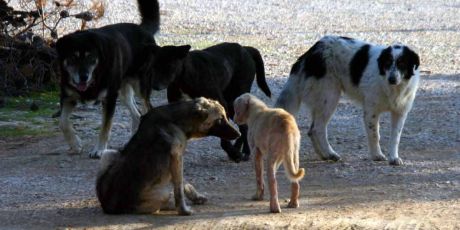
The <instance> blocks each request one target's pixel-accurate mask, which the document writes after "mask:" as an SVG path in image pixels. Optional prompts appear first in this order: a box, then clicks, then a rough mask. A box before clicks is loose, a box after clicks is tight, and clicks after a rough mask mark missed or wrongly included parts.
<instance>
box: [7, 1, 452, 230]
mask: <svg viewBox="0 0 460 230" xmlns="http://www.w3.org/2000/svg"><path fill="white" fill-rule="evenodd" d="M107 2H111V4H110V5H108V8H107V18H104V19H103V20H101V21H100V22H98V24H99V25H103V24H107V23H115V22H121V21H123V22H126V21H128V22H136V21H137V20H138V17H137V16H136V15H137V11H136V8H135V6H136V4H135V3H134V1H121V0H113V1H107ZM160 3H161V12H162V25H161V32H160V34H158V36H157V39H158V41H159V43H160V44H163V45H165V44H177V45H179V44H185V43H187V44H191V45H192V47H194V48H204V47H206V46H209V45H212V44H215V43H218V42H223V41H235V42H239V43H241V44H244V45H251V46H254V47H257V48H258V49H260V50H261V51H262V53H263V55H264V60H265V64H266V72H267V78H268V82H269V86H270V88H271V89H272V91H273V95H274V98H276V97H277V95H279V92H280V90H281V88H282V86H283V85H284V83H285V81H286V79H287V76H288V72H289V70H290V67H291V65H292V63H294V61H295V59H296V58H297V57H298V56H300V55H301V54H302V53H304V52H305V51H306V50H307V49H308V48H309V47H310V46H311V45H312V44H313V43H314V42H315V41H316V40H317V39H319V38H320V37H322V36H323V35H325V34H339V35H344V36H349V37H355V38H360V39H364V40H368V41H372V42H375V43H383V44H391V43H393V42H401V43H404V44H408V45H409V46H411V47H413V48H414V49H415V50H416V51H417V52H418V53H419V54H420V56H421V59H422V66H421V68H422V71H423V76H422V81H421V87H420V89H419V92H418V96H417V98H416V101H415V104H414V108H413V110H412V112H411V113H410V114H409V117H408V120H407V122H406V126H405V129H404V132H403V135H402V139H401V145H400V153H401V156H402V158H403V159H404V161H405V163H406V165H405V166H402V167H391V166H388V165H387V164H386V163H376V162H372V161H370V160H369V159H368V155H367V146H366V141H365V133H364V129H363V127H362V122H361V113H362V112H361V109H360V108H358V107H356V106H353V105H352V104H351V103H350V102H349V101H347V100H345V99H344V100H342V101H341V103H340V104H339V107H338V110H337V113H336V114H335V116H334V117H333V120H332V121H331V123H330V126H329V133H330V140H331V144H332V145H333V146H334V148H335V149H336V150H337V151H338V152H339V153H341V154H342V156H343V158H344V160H343V162H340V163H327V162H322V161H318V160H317V159H318V158H317V156H316V155H315V154H314V152H313V148H312V146H311V143H310V141H309V139H308V138H307V135H306V132H307V128H308V124H309V117H308V116H307V114H306V112H305V111H301V113H300V114H299V116H298V117H297V118H298V122H299V127H300V128H301V131H302V136H303V139H302V148H301V165H302V167H305V168H306V170H307V175H306V177H305V178H304V179H303V180H302V182H301V183H302V188H301V203H300V205H301V207H300V208H299V209H297V210H288V209H283V213H282V214H279V215H272V214H269V213H268V201H267V200H265V201H263V202H253V201H250V200H249V198H250V197H251V195H252V194H253V192H254V191H255V176H254V172H253V169H252V163H251V162H244V163H240V164H235V163H231V162H229V161H228V160H227V157H226V155H225V153H224V152H223V151H222V150H221V149H220V148H219V145H218V140H217V139H215V138H207V139H204V140H200V141H193V142H191V143H190V144H189V146H188V148H187V154H186V160H185V161H186V167H185V171H186V172H185V174H186V177H187V178H189V180H190V181H191V182H192V183H194V184H195V185H196V187H197V188H198V189H200V190H201V191H204V192H206V193H207V194H208V196H209V203H208V204H206V205H203V206H194V207H193V208H194V210H195V214H194V215H193V216H190V217H178V216H175V215H174V214H175V213H174V212H168V211H166V212H162V213H161V214H159V215H155V216H149V215H143V216H132V215H123V216H108V215H104V214H102V211H101V209H100V207H99V204H98V202H97V200H96V198H95V192H94V181H95V174H96V172H97V167H98V162H97V161H95V160H90V159H88V158H87V156H86V155H67V154H66V149H67V146H66V145H65V143H64V142H63V138H62V136H61V135H58V136H56V137H50V138H44V139H37V138H9V139H0V159H1V160H0V223H1V224H0V228H7V229H29V228H44V229H49V228H66V227H71V228H94V229H98V228H99V229H106V228H114V229H134V228H153V227H155V228H168V229H169V228H171V229H175V228H177V229H184V228H185V229H222V228H248V229H253V228H259V229H271V228H288V229H290V228H294V229H383V228H386V229H438V228H439V229H458V228H460V218H459V217H460V122H459V117H460V80H459V78H460V75H459V73H460V17H459V12H460V1H458V0H457V1H415V0H413V1H412V0H405V1H364V0H358V1H351V0H350V1H348V0H344V1H322V0H321V1H306V0H297V1H288V0H277V1H274V0H263V1H261V0H250V1H244V0H235V1H224V0H182V1H178V0H168V1H163V0H162V1H160ZM253 92H254V93H255V94H256V95H258V96H259V97H260V98H262V99H264V100H265V101H266V102H267V103H269V104H272V103H273V100H274V99H271V100H270V99H267V98H265V97H263V96H262V93H261V92H260V91H259V90H258V89H257V88H255V87H254V88H253ZM153 101H154V104H161V103H165V95H164V92H160V93H157V94H155V95H154V98H153ZM77 114H78V115H81V116H82V117H83V118H75V119H74V122H75V123H76V129H77V130H78V132H79V134H80V136H81V137H83V140H84V142H85V149H87V150H89V149H91V148H92V146H93V145H94V143H93V142H92V141H93V140H95V137H96V135H97V128H98V125H99V123H100V108H99V107H98V106H82V107H80V108H79V110H78V111H77ZM114 121H115V125H114V129H113V132H112V139H111V142H110V144H111V145H112V147H120V146H122V145H123V143H125V141H126V140H127V139H128V138H129V121H130V120H129V115H128V112H127V110H126V109H125V108H124V107H122V106H119V107H118V108H117V111H116V117H115V118H114ZM381 126H382V130H381V134H382V147H383V150H384V152H386V147H387V146H388V135H389V117H388V115H385V116H383V120H382V122H381ZM56 129H57V127H56ZM278 181H279V188H280V200H281V201H283V202H284V201H285V199H286V198H288V195H289V190H288V183H287V180H286V179H285V177H284V175H283V173H279V179H278ZM286 205H287V203H283V204H282V208H283V207H285V206H286Z"/></svg>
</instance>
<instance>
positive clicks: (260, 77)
mask: <svg viewBox="0 0 460 230" xmlns="http://www.w3.org/2000/svg"><path fill="white" fill-rule="evenodd" d="M244 48H245V49H246V50H247V51H248V53H249V54H251V57H252V59H253V60H254V62H255V63H256V81H257V85H258V86H259V88H260V89H261V90H262V91H263V92H264V93H265V95H267V97H271V95H272V93H271V92H270V88H269V87H268V85H267V82H266V81H265V69H264V61H263V59H262V55H260V52H259V51H258V50H257V49H256V48H254V47H250V46H244Z"/></svg>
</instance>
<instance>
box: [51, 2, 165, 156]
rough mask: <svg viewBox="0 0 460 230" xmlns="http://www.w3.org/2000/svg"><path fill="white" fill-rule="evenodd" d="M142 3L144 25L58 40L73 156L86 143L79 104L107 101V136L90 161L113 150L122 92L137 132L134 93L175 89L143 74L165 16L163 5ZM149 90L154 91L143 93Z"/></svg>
mask: <svg viewBox="0 0 460 230" xmlns="http://www.w3.org/2000/svg"><path fill="white" fill-rule="evenodd" d="M138 4H139V11H140V14H141V16H142V23H141V24H140V25H137V24H132V23H119V24H114V25H109V26H105V27H101V28H98V29H89V30H84V31H77V32H74V33H71V34H68V35H66V36H64V37H62V38H60V39H59V40H58V41H57V44H56V49H57V52H58V56H59V61H60V66H61V117H60V127H61V130H62V131H63V133H64V137H65V139H66V141H67V143H68V144H69V145H70V147H71V151H73V152H80V151H81V144H80V139H79V138H78V137H77V136H76V135H75V131H74V129H73V128H72V124H71V123H70V122H69V115H70V114H71V113H72V110H73V108H74V107H75V105H76V104H77V102H78V101H81V102H85V101H94V100H101V101H102V105H103V111H104V112H103V120H102V128H101V133H100V135H99V140H98V144H97V146H96V148H95V149H94V151H92V152H90V157H99V156H100V154H101V153H102V152H103V151H104V150H105V149H106V148H107V142H108V139H109V135H110V129H111V126H112V117H113V114H114V111H115V102H116V99H117V97H118V94H119V92H120V95H121V96H122V98H121V99H122V102H124V104H125V105H127V106H128V108H129V110H130V113H131V116H132V119H133V125H132V129H133V130H135V129H136V128H137V126H138V124H139V118H140V113H139V111H138V109H137V107H136V105H135V103H134V98H133V92H134V90H133V89H137V90H136V91H138V92H139V91H142V92H146V91H148V90H152V88H153V89H158V90H159V89H162V87H163V88H165V87H166V86H167V85H168V84H169V82H166V83H165V82H163V81H162V80H163V79H160V78H156V77H153V78H150V76H147V75H145V74H143V72H144V71H143V69H144V68H143V67H144V63H145V61H144V60H146V59H148V56H149V55H152V54H151V52H146V51H145V47H146V45H148V46H155V45H156V44H155V40H154V38H153V35H154V34H155V33H156V32H157V31H158V29H159V24H160V13H159V5H158V1H157V0H138ZM166 80H169V79H166ZM143 87H148V90H146V89H143V90H140V89H139V88H143Z"/></svg>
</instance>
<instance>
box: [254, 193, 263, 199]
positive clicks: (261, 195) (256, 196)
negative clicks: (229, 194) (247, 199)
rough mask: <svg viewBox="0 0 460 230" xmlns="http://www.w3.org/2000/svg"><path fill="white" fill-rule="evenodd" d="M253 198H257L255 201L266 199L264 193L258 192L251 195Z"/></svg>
mask: <svg viewBox="0 0 460 230" xmlns="http://www.w3.org/2000/svg"><path fill="white" fill-rule="evenodd" d="M251 199H252V200H255V201H260V200H264V195H263V194H259V193H256V194H254V195H253V196H252V197H251Z"/></svg>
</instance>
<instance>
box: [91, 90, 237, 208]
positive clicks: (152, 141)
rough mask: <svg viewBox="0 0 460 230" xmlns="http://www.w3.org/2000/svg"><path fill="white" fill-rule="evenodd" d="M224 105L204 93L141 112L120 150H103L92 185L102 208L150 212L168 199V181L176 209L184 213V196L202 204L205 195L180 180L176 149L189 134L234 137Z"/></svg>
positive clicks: (181, 148) (179, 155)
mask: <svg viewBox="0 0 460 230" xmlns="http://www.w3.org/2000/svg"><path fill="white" fill-rule="evenodd" d="M239 135H240V134H239V132H238V131H237V130H236V129H235V128H233V127H232V125H230V124H229V122H228V119H227V117H226V115H225V110H224V108H223V107H222V106H221V105H220V104H219V103H218V102H217V101H213V100H209V99H205V98H197V99H194V100H191V101H185V102H183V101H181V102H175V103H172V104H169V105H165V106H160V107H156V108H154V109H152V110H150V111H149V112H148V113H147V114H146V115H144V116H142V118H141V124H140V126H139V129H138V130H137V132H136V134H134V136H133V137H132V138H131V140H130V141H129V142H128V144H126V146H125V148H124V149H123V150H121V152H120V153H118V152H116V151H106V152H104V154H103V155H102V160H101V162H102V169H101V171H100V172H99V176H98V179H97V184H96V190H97V196H98V198H99V201H100V202H101V206H102V208H103V210H104V212H105V213H109V214H122V213H153V212H156V211H159V210H160V209H161V208H162V206H163V205H164V204H165V203H168V200H169V196H170V192H171V188H170V186H169V185H170V184H171V183H172V184H173V185H174V198H175V203H176V208H177V209H178V212H179V214H180V215H190V214H191V210H190V208H189V207H187V205H186V204H185V201H184V189H185V195H186V196H187V198H189V199H191V200H192V201H193V202H194V203H203V202H204V201H206V198H205V197H204V196H202V195H201V194H199V193H197V192H196V191H195V189H194V188H193V186H191V185H186V186H185V188H184V185H183V177H182V172H183V163H182V154H183V152H184V150H185V147H186V145H187V140H188V139H190V138H199V137H204V136H217V137H220V138H224V139H227V140H231V139H235V138H237V137H239Z"/></svg>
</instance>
